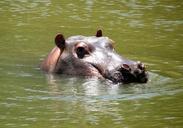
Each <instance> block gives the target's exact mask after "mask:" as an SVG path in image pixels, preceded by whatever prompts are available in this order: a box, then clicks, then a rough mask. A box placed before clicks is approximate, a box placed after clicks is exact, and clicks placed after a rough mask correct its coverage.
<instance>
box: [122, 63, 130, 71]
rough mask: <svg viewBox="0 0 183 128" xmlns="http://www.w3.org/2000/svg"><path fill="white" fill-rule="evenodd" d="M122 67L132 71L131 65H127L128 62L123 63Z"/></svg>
mask: <svg viewBox="0 0 183 128" xmlns="http://www.w3.org/2000/svg"><path fill="white" fill-rule="evenodd" d="M121 68H124V69H126V70H128V71H131V68H130V66H129V65H127V64H123V65H122V67H121Z"/></svg>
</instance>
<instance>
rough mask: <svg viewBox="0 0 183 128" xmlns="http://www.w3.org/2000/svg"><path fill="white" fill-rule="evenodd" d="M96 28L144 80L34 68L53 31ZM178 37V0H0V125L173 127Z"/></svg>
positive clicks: (182, 62)
mask: <svg viewBox="0 0 183 128" xmlns="http://www.w3.org/2000/svg"><path fill="white" fill-rule="evenodd" d="M99 28H100V29H102V30H103V33H104V35H106V36H108V37H110V38H111V39H113V40H114V41H115V42H116V43H115V48H116V50H117V51H118V53H119V54H121V55H123V56H125V57H126V58H129V59H133V60H141V61H142V62H144V63H145V64H146V65H147V67H148V70H149V74H150V75H149V76H150V80H149V82H148V83H147V84H130V85H112V84H110V83H108V82H105V81H100V80H97V79H84V78H76V77H71V76H51V75H50V76H47V75H45V74H43V73H42V72H41V71H40V69H39V64H40V62H41V60H42V59H43V58H44V57H45V56H46V55H47V54H48V52H49V51H50V50H51V49H52V48H53V47H54V37H55V35H56V34H57V33H58V32H61V33H63V34H64V35H65V36H66V37H68V36H71V35H78V34H81V35H88V36H90V35H94V34H95V31H96V30H97V29H99ZM182 41H183V1H182V0H123V1H119V0H114V1H107V0H100V1H99V0H98V1H96V0H77V1H71V0H34V1H31V0H1V1H0V128H14V127H16V128H45V127H47V128H75V127H76V128H151V127H155V128H165V127H166V128H181V127H182V126H183V54H182V53H183V50H182V47H183V42H182Z"/></svg>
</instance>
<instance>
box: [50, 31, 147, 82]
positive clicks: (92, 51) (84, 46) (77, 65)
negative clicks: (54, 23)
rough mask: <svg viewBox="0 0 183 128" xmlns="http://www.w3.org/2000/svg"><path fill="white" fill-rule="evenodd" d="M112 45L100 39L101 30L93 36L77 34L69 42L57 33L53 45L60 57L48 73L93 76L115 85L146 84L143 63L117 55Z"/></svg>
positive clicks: (103, 38) (105, 39)
mask: <svg viewBox="0 0 183 128" xmlns="http://www.w3.org/2000/svg"><path fill="white" fill-rule="evenodd" d="M113 43H114V42H113V41H112V40H111V39H109V38H108V37H103V36H102V31H101V30H98V31H97V33H96V35H95V36H89V37H86V36H80V35H79V36H71V37H69V38H68V39H65V38H64V36H63V35H62V34H58V35H57V36H56V37H55V44H56V46H57V47H56V49H57V51H59V54H58V55H57V57H56V59H55V62H54V66H52V67H53V68H52V70H51V72H54V73H62V74H69V75H76V76H95V77H99V78H105V79H108V80H110V81H112V82H114V83H131V82H137V83H146V82H147V80H148V77H147V72H146V70H145V66H144V64H142V63H141V62H135V61H132V60H128V59H125V58H124V57H122V56H120V55H119V54H117V53H116V52H115V50H114V48H113ZM55 51H56V50H55ZM52 54H53V53H52Z"/></svg>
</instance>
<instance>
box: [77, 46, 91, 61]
mask: <svg viewBox="0 0 183 128" xmlns="http://www.w3.org/2000/svg"><path fill="white" fill-rule="evenodd" d="M76 54H77V56H78V58H80V59H82V58H84V56H85V55H86V54H88V51H87V50H86V49H85V48H84V47H78V48H77V49H76Z"/></svg>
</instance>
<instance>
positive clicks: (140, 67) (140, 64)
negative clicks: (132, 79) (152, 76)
mask: <svg viewBox="0 0 183 128" xmlns="http://www.w3.org/2000/svg"><path fill="white" fill-rule="evenodd" d="M137 68H138V69H140V70H143V71H144V70H145V65H144V64H142V63H141V62H137Z"/></svg>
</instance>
